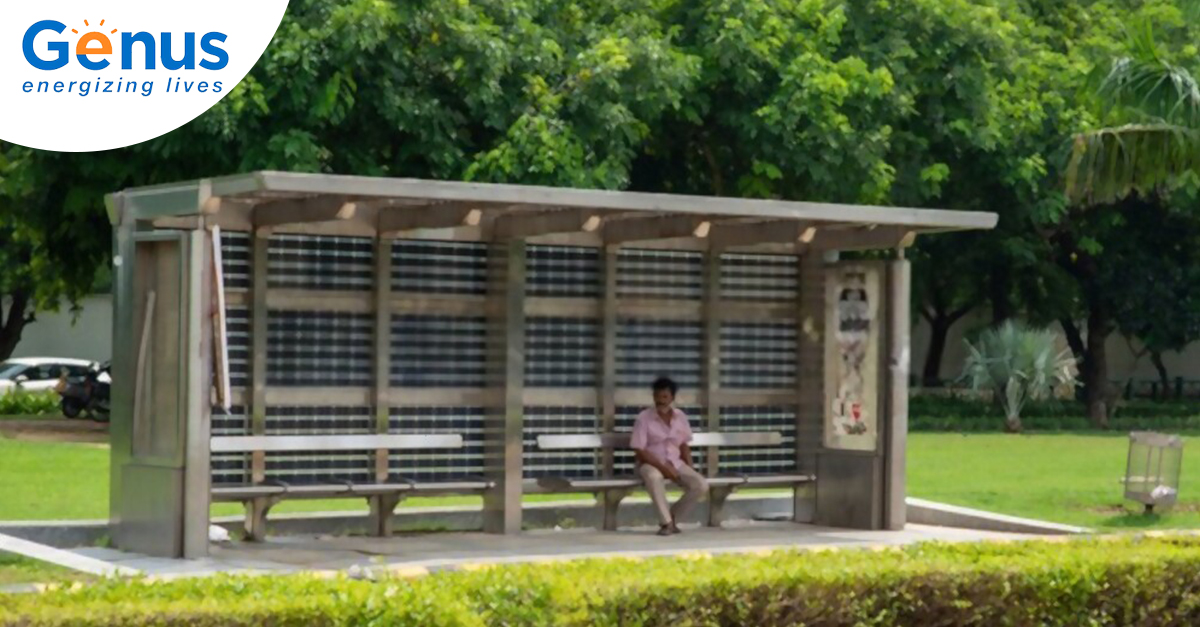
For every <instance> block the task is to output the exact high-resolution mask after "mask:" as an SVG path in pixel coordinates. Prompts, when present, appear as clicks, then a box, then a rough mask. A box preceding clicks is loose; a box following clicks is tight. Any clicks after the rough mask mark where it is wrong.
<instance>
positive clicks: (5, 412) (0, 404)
mask: <svg viewBox="0 0 1200 627" xmlns="http://www.w3.org/2000/svg"><path fill="white" fill-rule="evenodd" d="M58 403H59V398H58V394H57V393H56V392H53V391H42V392H29V391H25V390H14V389H10V390H8V391H6V392H4V393H3V394H0V416H41V415H46V414H59V413H60V411H59V407H58Z"/></svg>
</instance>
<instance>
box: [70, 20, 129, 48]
mask: <svg viewBox="0 0 1200 627" xmlns="http://www.w3.org/2000/svg"><path fill="white" fill-rule="evenodd" d="M83 25H84V26H87V27H88V28H91V27H92V25H91V24H89V23H88V21H87V20H84V21H83ZM100 26H101V27H103V26H104V20H100ZM117 30H118V29H116V28H114V29H112V30H111V31H109V32H108V35H115V34H117ZM71 32H72V33H75V34H76V35H78V34H79V31H77V30H75V29H74V28H72V29H71ZM108 35H106V34H104V33H102V32H100V31H99V30H93V31H89V32H87V33H84V34H83V37H80V38H79V43H77V44H75V54H77V55H85V54H112V53H113V46H112V40H110V39H109V38H108Z"/></svg>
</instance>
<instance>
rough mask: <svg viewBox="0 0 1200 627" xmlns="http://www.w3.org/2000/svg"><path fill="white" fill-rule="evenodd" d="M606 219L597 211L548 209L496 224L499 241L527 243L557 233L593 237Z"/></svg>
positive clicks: (506, 216) (509, 217)
mask: <svg viewBox="0 0 1200 627" xmlns="http://www.w3.org/2000/svg"><path fill="white" fill-rule="evenodd" d="M603 222H604V216H603V215H601V213H600V211H598V210H595V209H548V210H544V211H530V212H526V213H507V214H504V215H501V216H499V217H497V218H496V221H495V222H493V223H492V234H493V236H495V238H496V239H500V240H507V239H527V238H530V237H537V236H539V235H551V234H554V233H593V232H595V231H597V230H599V229H600V226H601V224H603Z"/></svg>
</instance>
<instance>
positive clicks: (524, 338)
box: [107, 172, 997, 557]
mask: <svg viewBox="0 0 1200 627" xmlns="http://www.w3.org/2000/svg"><path fill="white" fill-rule="evenodd" d="M107 207H108V211H109V217H110V219H111V221H112V224H113V226H114V266H115V268H116V272H115V275H116V276H115V283H114V291H115V299H114V302H115V316H114V328H113V339H114V341H113V346H114V355H113V371H112V372H113V381H114V388H113V399H112V400H113V412H112V424H111V442H112V470H111V473H112V475H111V503H110V511H111V523H112V533H113V539H114V541H115V543H116V545H117V546H118V547H120V548H122V549H126V550H131V551H137V552H140V553H145V554H148V555H155V556H162V557H199V556H203V555H206V554H207V552H208V535H207V534H208V526H209V518H210V516H209V512H210V509H211V504H212V503H213V502H214V501H236V502H241V503H243V504H245V506H246V509H247V517H246V521H247V522H246V531H247V535H248V536H249V537H251V538H261V536H262V534H264V533H265V525H266V514H267V512H268V511H269V509H270V507H271V506H272V505H274V504H275V503H277V502H279V501H280V500H286V499H291V498H364V499H366V500H367V501H368V502H369V503H370V505H371V526H372V529H373V531H376V532H379V533H381V534H386V533H387V532H388V531H389V530H390V524H389V522H388V521H389V520H390V517H391V514H392V511H393V508H394V507H395V506H396V504H397V503H398V502H399V500H400V499H402V498H404V497H405V496H408V495H415V494H421V495H424V494H480V495H482V496H483V509H484V512H483V513H484V516H483V519H484V530H485V531H488V532H493V533H503V534H511V533H520V531H521V528H522V509H521V507H522V497H523V495H525V494H529V493H531V492H559V491H590V492H594V493H596V494H597V495H598V496H599V501H600V502H601V506H602V507H608V508H610V509H608V510H606V512H609V513H610V514H611V516H609V517H608V518H606V524H608V523H609V522H611V524H613V525H615V524H616V507H617V504H618V503H619V501H620V498H621V497H622V496H623V495H624V494H625V493H626V492H627V491H628V490H627V487H628V486H627V484H625V483H622V482H623V481H627V477H629V476H630V475H631V474H632V467H633V460H632V455H631V452H630V451H628V450H627V449H626V448H624V447H623V446H622V444H621V437H622V434H627V433H628V431H629V430H630V428H631V427H632V423H633V419H634V417H635V416H636V415H637V413H638V412H639V411H640V410H641V409H642V408H643V407H644V406H645V405H647V404H648V401H649V389H648V388H649V384H650V382H651V380H653V379H654V378H655V377H656V376H659V375H668V376H671V377H673V378H674V379H675V380H676V381H678V382H679V383H680V385H681V391H680V394H679V396H678V398H677V405H678V406H679V407H681V408H682V409H684V411H686V412H687V413H688V414H689V416H690V417H691V421H692V425H693V428H694V429H695V430H696V432H697V437H698V438H699V439H700V440H702V442H701V444H702V445H701V446H699V447H698V449H697V451H696V461H697V466H698V468H699V469H700V470H701V471H702V472H704V473H706V474H707V475H708V476H709V477H710V478H711V480H712V483H713V485H714V492H713V498H717V495H721V498H723V496H724V495H726V494H727V493H728V492H729V491H731V490H733V489H735V488H738V487H743V486H750V487H753V486H756V485H764V486H765V485H787V486H790V487H791V488H792V492H793V494H794V498H793V503H794V508H793V510H794V511H793V516H794V518H795V519H796V520H798V521H804V522H815V523H818V524H822V525H827V526H834V527H849V528H857V529H899V528H902V527H903V525H904V520H905V513H904V495H905V471H904V468H905V455H904V450H905V435H906V428H907V397H908V365H909V364H908V362H909V329H910V321H909V289H910V271H909V266H908V263H907V262H906V261H905V260H904V249H905V248H906V247H908V246H911V245H912V244H913V242H914V240H915V238H916V237H918V236H920V235H925V234H931V233H937V232H942V231H952V230H964V229H989V228H992V227H993V226H994V225H995V224H996V220H997V217H996V215H995V214H990V213H980V212H957V211H943V210H926V209H908V208H899V207H869V206H854V205H838V204H827V203H811V202H793V201H778V200H749V199H736V198H716V197H698V196H684V195H666V194H648V193H636V192H614V191H598V190H582V189H563V188H547V187H534V186H520V185H496V184H480V183H462V182H443V181H425V180H413V179H398V178H374V177H356V176H340V175H326V174H295V173H279V172H257V173H251V174H244V175H236V176H230V177H223V178H214V179H203V180H199V181H189V182H182V183H178V184H169V185H162V186H156V187H147V188H138V189H130V190H125V191H123V192H118V193H114V194H111V195H110V196H108V197H107ZM846 251H882V252H881V253H879V254H874V255H845V254H842V253H843V252H846ZM718 486H721V488H720V489H719V490H718Z"/></svg>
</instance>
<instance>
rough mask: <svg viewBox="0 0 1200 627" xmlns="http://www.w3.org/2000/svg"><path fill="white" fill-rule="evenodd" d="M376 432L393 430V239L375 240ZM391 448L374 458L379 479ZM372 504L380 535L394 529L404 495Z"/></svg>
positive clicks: (376, 499)
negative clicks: (391, 395)
mask: <svg viewBox="0 0 1200 627" xmlns="http://www.w3.org/2000/svg"><path fill="white" fill-rule="evenodd" d="M374 284H375V338H374V339H375V349H374V351H373V357H374V362H375V363H374V369H375V377H374V378H375V398H374V399H373V401H374V402H373V404H374V406H375V432H376V433H379V434H387V433H388V432H389V431H390V430H391V405H390V403H389V401H388V390H389V389H390V388H391V352H392V312H391V301H392V240H390V239H388V238H382V237H381V238H376V240H375V279H374ZM388 456H389V451H388V449H385V448H381V449H377V450H376V451H375V452H374V453H373V455H372V457H373V459H374V462H375V464H374V466H375V468H374V471H375V481H377V482H379V483H387V480H388V477H389V476H390V475H391V472H390V461H389V458H388ZM368 501H369V503H370V507H371V520H372V531H373V532H374V533H376V534H377V535H380V536H390V535H391V533H392V512H394V511H395V509H396V505H397V504H399V502H400V499H399V498H398V497H395V496H391V495H379V496H373V497H371V498H369V499H368Z"/></svg>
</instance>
